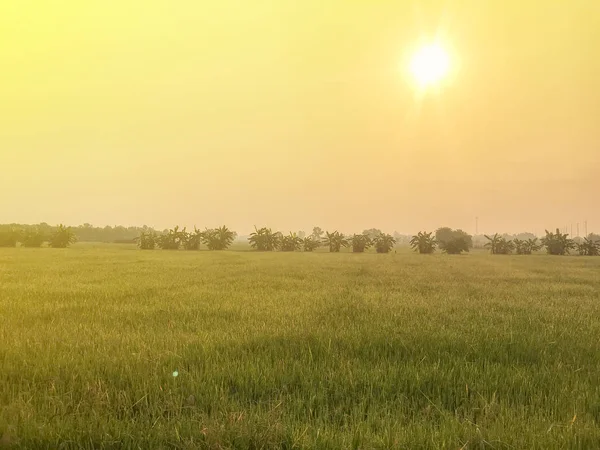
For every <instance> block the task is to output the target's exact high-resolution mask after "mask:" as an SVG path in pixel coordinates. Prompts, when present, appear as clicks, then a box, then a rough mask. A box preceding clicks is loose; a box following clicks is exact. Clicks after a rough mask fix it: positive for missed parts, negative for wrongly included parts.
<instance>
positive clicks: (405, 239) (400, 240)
mask: <svg viewBox="0 0 600 450" xmlns="http://www.w3.org/2000/svg"><path fill="white" fill-rule="evenodd" d="M412 238H413V236H409V235H407V234H400V233H398V232H397V231H394V239H396V244H409V245H410V241H411V240H412Z"/></svg>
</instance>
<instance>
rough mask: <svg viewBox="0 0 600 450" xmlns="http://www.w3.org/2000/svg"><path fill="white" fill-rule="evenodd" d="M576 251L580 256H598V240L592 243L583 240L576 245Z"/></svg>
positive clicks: (599, 245) (588, 240) (599, 241)
mask: <svg viewBox="0 0 600 450" xmlns="http://www.w3.org/2000/svg"><path fill="white" fill-rule="evenodd" d="M577 250H578V251H579V254H580V255H582V256H600V240H597V241H593V240H591V239H589V238H583V242H582V243H581V244H577Z"/></svg>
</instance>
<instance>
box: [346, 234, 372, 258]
mask: <svg viewBox="0 0 600 450" xmlns="http://www.w3.org/2000/svg"><path fill="white" fill-rule="evenodd" d="M350 243H351V244H352V252H353V253H363V252H364V251H365V250H366V249H368V248H369V247H370V246H371V245H373V241H372V240H371V238H370V237H369V236H368V235H366V234H355V235H353V236H352V237H351V238H350Z"/></svg>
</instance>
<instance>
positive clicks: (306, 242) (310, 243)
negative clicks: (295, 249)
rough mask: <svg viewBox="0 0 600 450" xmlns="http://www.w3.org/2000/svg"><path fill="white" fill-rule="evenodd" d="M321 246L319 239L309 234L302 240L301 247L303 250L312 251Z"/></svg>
mask: <svg viewBox="0 0 600 450" xmlns="http://www.w3.org/2000/svg"><path fill="white" fill-rule="evenodd" d="M320 246H321V241H320V240H319V239H315V237H314V236H312V235H310V236H308V237H305V238H304V239H303V240H302V247H303V248H304V251H305V252H312V251H313V250H316V249H317V248H319V247H320Z"/></svg>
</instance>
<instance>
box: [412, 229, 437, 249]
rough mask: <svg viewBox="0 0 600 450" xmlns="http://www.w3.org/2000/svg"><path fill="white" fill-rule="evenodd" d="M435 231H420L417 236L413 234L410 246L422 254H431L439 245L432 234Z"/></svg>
mask: <svg viewBox="0 0 600 450" xmlns="http://www.w3.org/2000/svg"><path fill="white" fill-rule="evenodd" d="M432 235H433V231H432V232H430V233H427V232H424V233H423V232H421V231H419V232H418V233H417V235H416V236H413V237H412V239H411V240H410V246H411V247H412V248H413V250H414V251H415V252H416V251H418V252H419V253H421V254H430V253H433V252H435V247H436V246H437V241H436V240H435V237H434V236H432Z"/></svg>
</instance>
